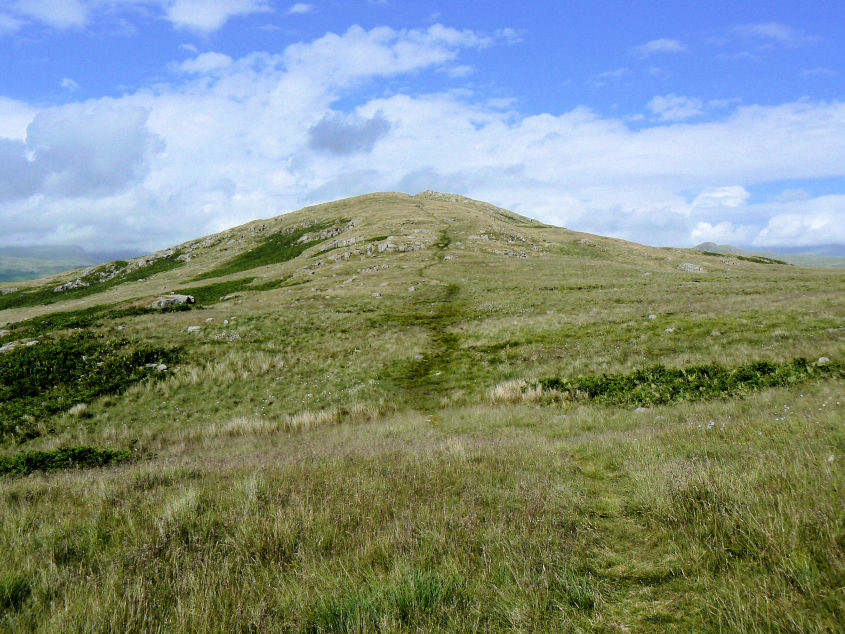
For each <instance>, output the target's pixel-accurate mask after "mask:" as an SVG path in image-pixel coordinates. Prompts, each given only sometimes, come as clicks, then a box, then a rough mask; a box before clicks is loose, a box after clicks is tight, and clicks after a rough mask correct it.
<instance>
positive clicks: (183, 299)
mask: <svg viewBox="0 0 845 634" xmlns="http://www.w3.org/2000/svg"><path fill="white" fill-rule="evenodd" d="M196 302H197V300H195V299H194V296H193V295H175V294H170V295H164V296H163V297H159V298H158V299H157V300H155V301H154V302H153V303H152V304H150V308H164V307H165V306H179V305H181V304H196Z"/></svg>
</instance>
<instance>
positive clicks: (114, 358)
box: [0, 336, 179, 442]
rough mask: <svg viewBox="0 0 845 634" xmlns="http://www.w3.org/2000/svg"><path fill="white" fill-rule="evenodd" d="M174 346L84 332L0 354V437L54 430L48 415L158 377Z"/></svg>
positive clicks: (24, 437) (20, 437) (172, 358)
mask: <svg viewBox="0 0 845 634" xmlns="http://www.w3.org/2000/svg"><path fill="white" fill-rule="evenodd" d="M178 354H179V353H178V350H175V349H166V348H161V347H157V346H152V345H149V344H141V345H135V346H131V345H130V342H129V341H128V340H117V341H101V340H97V339H94V338H89V337H85V336H81V337H80V336H77V337H72V338H70V337H69V338H59V339H53V340H42V341H40V342H39V343H38V344H37V345H34V346H26V347H19V348H16V349H14V350H12V351H11V352H8V353H6V354H4V355H2V356H0V436H2V437H9V438H12V439H14V440H16V441H18V442H20V441H24V440H27V439H31V438H35V437H37V436H40V435H42V434H44V433H51V432H52V431H53V429H52V425H51V423H50V417H51V416H52V415H53V414H56V413H57V412H63V411H67V410H69V409H70V408H71V407H73V406H74V405H77V404H81V403H88V402H89V401H91V400H92V399H94V398H96V397H99V396H102V395H106V394H118V393H120V392H121V391H123V390H125V389H126V388H127V387H129V386H130V385H132V384H134V383H137V382H139V381H142V380H144V379H147V378H151V377H154V376H156V373H157V371H156V370H155V369H154V368H153V367H148V366H151V365H157V364H170V363H173V362H174V361H175V360H176V359H177V358H178Z"/></svg>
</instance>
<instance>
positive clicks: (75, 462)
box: [0, 447, 132, 476]
mask: <svg viewBox="0 0 845 634" xmlns="http://www.w3.org/2000/svg"><path fill="white" fill-rule="evenodd" d="M131 458H132V450H131V449H97V448H96V447H61V448H59V449H53V450H51V451H37V450H33V451H24V452H20V453H17V454H14V455H12V456H0V475H7V476H8V475H13V476H25V475H29V474H31V473H35V472H36V471H55V470H57V469H88V468H92V467H105V466H108V465H112V464H117V463H120V462H126V461H127V460H129V459H131Z"/></svg>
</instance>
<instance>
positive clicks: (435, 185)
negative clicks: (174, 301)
mask: <svg viewBox="0 0 845 634" xmlns="http://www.w3.org/2000/svg"><path fill="white" fill-rule="evenodd" d="M842 41H845V15H843V10H842V8H841V6H838V3H832V2H805V3H797V2H739V3H738V2H690V1H687V2H666V1H663V2H597V1H593V2H581V1H573V2H533V3H529V4H527V5H522V4H520V3H503V2H488V1H486V0H467V1H465V2H460V3H455V2H448V3H447V2H399V1H398V0H393V1H372V0H370V1H368V0H360V1H351V0H349V1H341V0H333V1H320V0H314V1H313V2H307V3H294V2H279V1H278V0H6V1H5V2H3V3H2V4H0V67H2V68H3V69H4V71H3V72H2V73H0V244H4V245H7V244H44V243H75V244H81V245H83V246H87V247H89V248H93V247H96V248H106V247H108V248H127V249H135V250H152V249H156V248H163V247H166V246H170V245H172V244H175V243H177V242H180V241H183V240H187V239H190V238H193V237H197V236H199V235H203V234H205V233H210V232H213V231H218V230H221V229H223V228H226V227H229V226H232V225H235V224H239V223H241V222H245V221H248V220H251V219H254V218H258V217H268V216H273V215H276V214H278V213H283V212H286V211H292V210H294V209H297V208H299V207H301V206H304V205H306V204H312V203H315V202H322V201H325V200H330V199H334V198H339V197H343V196H348V195H355V194H359V193H364V192H367V191H376V190H399V191H406V192H409V193H415V192H417V191H420V190H422V189H429V188H431V189H439V190H445V191H452V192H457V193H461V194H465V195H468V196H471V197H474V198H480V199H484V200H488V201H490V202H493V203H496V204H499V205H502V206H505V207H508V208H510V209H514V210H515V211H518V212H520V213H523V214H526V215H529V216H533V217H536V218H539V219H541V220H544V221H546V222H551V223H554V224H558V225H562V226H566V227H569V228H572V229H576V230H581V231H589V232H593V233H601V234H605V235H613V236H617V237H622V238H625V239H630V240H635V241H638V242H644V243H648V244H655V245H668V244H671V245H676V246H691V245H693V244H696V243H698V242H702V241H705V240H712V241H715V242H731V243H733V244H738V245H744V246H754V247H756V248H761V249H763V248H766V249H769V248H774V249H776V248H780V247H784V248H786V247H790V248H794V247H802V248H806V249H808V250H810V249H813V248H818V247H820V246H824V245H839V246H840V248H842V249H843V250H845V55H842V54H841V42H842Z"/></svg>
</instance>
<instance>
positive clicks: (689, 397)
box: [540, 358, 845, 405]
mask: <svg viewBox="0 0 845 634" xmlns="http://www.w3.org/2000/svg"><path fill="white" fill-rule="evenodd" d="M828 376H840V377H841V376H845V366H843V364H841V363H827V364H825V365H820V366H816V365H813V364H811V363H810V362H809V361H807V359H801V358H799V359H794V360H793V361H789V362H787V363H771V362H769V361H756V362H754V363H749V364H747V365H741V366H738V367H735V368H725V367H723V366H721V365H718V364H715V363H714V364H710V365H697V366H689V367H686V368H667V367H665V366H663V365H653V366H650V367H648V368H643V369H640V370H636V371H635V372H633V373H631V374H601V375H589V376H579V377H575V378H560V377H550V378H545V379H542V380H541V381H540V385H541V386H542V387H543V388H544V389H545V390H556V391H558V392H562V393H563V394H564V395H565V397H567V398H582V397H586V398H589V399H593V400H596V401H603V402H607V403H616V404H621V405H661V404H664V403H671V402H675V401H695V400H701V399H707V398H714V397H717V396H741V395H743V394H746V393H748V392H751V391H754V390H760V389H763V388H767V387H778V386H785V385H791V384H793V383H798V382H801V381H806V380H808V379H810V378H813V377H818V378H820V377H828Z"/></svg>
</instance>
